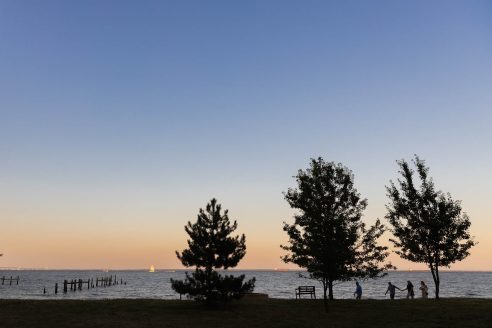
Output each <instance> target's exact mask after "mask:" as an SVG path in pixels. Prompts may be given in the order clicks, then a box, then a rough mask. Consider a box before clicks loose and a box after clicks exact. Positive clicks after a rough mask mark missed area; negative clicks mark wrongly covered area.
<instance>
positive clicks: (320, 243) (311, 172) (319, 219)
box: [281, 157, 394, 304]
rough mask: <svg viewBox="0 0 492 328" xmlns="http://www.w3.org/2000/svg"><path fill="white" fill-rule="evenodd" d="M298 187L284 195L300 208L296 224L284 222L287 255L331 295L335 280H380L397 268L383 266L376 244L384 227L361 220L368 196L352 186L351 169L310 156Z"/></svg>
mask: <svg viewBox="0 0 492 328" xmlns="http://www.w3.org/2000/svg"><path fill="white" fill-rule="evenodd" d="M295 178H296V181H297V188H289V189H288V191H287V192H286V193H285V194H284V196H285V199H286V200H287V202H288V203H289V205H290V206H291V207H292V208H293V209H296V210H297V211H298V213H297V214H296V215H295V216H294V223H293V224H287V223H284V231H286V232H287V234H288V236H289V245H286V246H281V247H282V248H283V249H284V250H286V251H288V252H289V253H288V255H285V256H284V257H283V260H284V261H285V262H292V263H295V264H297V265H298V266H300V267H303V268H306V269H307V271H308V273H309V276H310V277H311V278H314V279H317V280H319V281H320V282H321V283H322V286H323V292H324V293H323V295H324V299H325V304H326V299H327V290H328V297H329V299H333V283H334V282H335V281H347V280H351V279H355V278H358V279H367V278H377V277H381V276H383V275H385V273H384V271H385V270H388V269H391V268H394V267H393V266H392V265H391V264H382V262H384V261H385V259H386V257H387V256H388V255H389V252H388V249H387V247H385V246H381V245H378V244H377V239H378V238H379V237H380V236H381V235H382V234H383V233H384V231H385V227H384V226H383V224H381V222H380V221H379V220H377V221H376V223H375V224H374V225H372V226H371V227H366V224H365V223H364V222H362V220H361V219H362V216H363V212H364V210H365V209H366V206H367V200H366V199H363V198H361V196H360V194H359V193H358V191H357V189H356V188H355V186H354V181H353V180H354V176H353V174H352V172H351V171H350V170H349V169H348V168H346V167H345V166H343V165H342V164H335V163H334V162H325V161H324V160H323V159H322V158H321V157H319V158H318V159H311V162H310V167H309V168H308V169H307V170H299V171H298V173H297V176H296V177H295Z"/></svg>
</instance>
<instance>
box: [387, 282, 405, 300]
mask: <svg viewBox="0 0 492 328" xmlns="http://www.w3.org/2000/svg"><path fill="white" fill-rule="evenodd" d="M397 289H398V290H401V289H400V288H398V287H396V286H395V285H393V284H392V283H391V282H388V289H386V293H384V295H386V294H388V292H389V293H390V298H391V299H392V300H394V299H395V293H396V290H397Z"/></svg>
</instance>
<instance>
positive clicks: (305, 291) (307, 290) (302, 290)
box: [295, 286, 316, 299]
mask: <svg viewBox="0 0 492 328" xmlns="http://www.w3.org/2000/svg"><path fill="white" fill-rule="evenodd" d="M295 292H296V299H298V298H299V299H300V298H301V295H310V296H311V298H314V299H316V291H315V288H314V286H299V287H297V288H296V289H295Z"/></svg>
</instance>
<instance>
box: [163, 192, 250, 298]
mask: <svg viewBox="0 0 492 328" xmlns="http://www.w3.org/2000/svg"><path fill="white" fill-rule="evenodd" d="M236 229H237V222H236V221H234V222H233V223H232V224H231V221H230V220H229V216H228V210H225V211H224V212H223V213H222V207H221V205H220V204H218V203H217V200H216V199H215V198H214V199H212V200H211V201H210V203H208V204H207V206H206V209H205V210H203V209H200V210H199V213H198V218H197V221H196V222H195V223H191V222H188V224H187V225H186V226H185V231H186V233H187V234H188V235H189V239H188V248H187V249H185V250H183V251H182V252H181V253H179V252H176V255H177V257H178V259H179V260H181V263H183V265H184V266H186V267H195V272H193V273H192V274H191V275H190V274H188V273H186V279H185V280H184V281H183V280H174V279H171V285H172V288H173V289H174V290H175V291H176V292H178V293H180V294H187V295H188V296H189V297H191V298H194V299H196V300H200V301H205V302H207V303H214V302H216V301H223V302H226V301H229V300H231V299H233V298H240V297H241V296H242V295H243V294H244V293H246V292H250V291H252V290H253V288H254V284H255V279H254V278H253V279H251V280H248V281H246V282H243V281H244V278H245V276H244V275H240V276H234V275H221V274H219V273H218V272H217V271H216V270H215V269H224V270H226V269H228V268H233V267H235V266H236V265H237V264H238V263H239V261H240V260H241V259H242V258H243V257H244V255H245V254H246V237H245V236H244V234H243V235H241V236H231V234H232V233H233V232H234V231H235V230H236Z"/></svg>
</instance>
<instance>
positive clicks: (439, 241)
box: [386, 155, 475, 298]
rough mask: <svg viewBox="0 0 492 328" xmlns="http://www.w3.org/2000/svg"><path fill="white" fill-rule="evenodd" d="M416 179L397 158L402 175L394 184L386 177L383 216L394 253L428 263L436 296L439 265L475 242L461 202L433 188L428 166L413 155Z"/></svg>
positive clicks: (466, 252) (446, 263)
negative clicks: (386, 221) (384, 211)
mask: <svg viewBox="0 0 492 328" xmlns="http://www.w3.org/2000/svg"><path fill="white" fill-rule="evenodd" d="M412 162H413V163H414V165H415V167H416V169H417V174H418V178H419V179H420V183H419V185H418V186H417V185H416V184H415V182H414V179H413V177H414V173H415V172H414V171H413V170H412V169H411V168H410V166H409V164H408V163H407V162H406V161H405V160H401V161H397V163H398V166H399V167H400V170H399V171H398V173H399V174H400V175H401V177H402V179H398V187H397V186H395V184H394V183H393V181H390V185H389V187H386V190H387V193H388V197H389V199H390V203H389V204H388V205H387V206H386V207H387V209H388V214H387V215H386V218H387V219H388V221H389V222H390V223H391V225H392V227H393V234H394V236H395V237H396V238H395V239H390V240H391V241H392V242H393V244H394V245H395V246H396V249H397V250H396V253H397V254H398V255H400V257H401V258H403V259H406V260H409V261H412V262H417V263H425V264H427V266H428V267H429V269H430V271H431V273H432V278H433V279H434V283H435V286H436V298H439V284H440V280H439V267H449V266H450V265H451V264H452V263H454V262H456V261H461V260H463V259H464V258H465V257H467V256H468V255H469V250H470V248H471V247H472V246H473V245H475V242H474V241H473V239H472V238H471V237H470V234H469V231H468V230H469V228H470V224H471V223H470V219H469V218H468V216H467V215H466V213H462V210H461V202H460V201H454V200H453V199H452V198H451V195H450V194H449V193H446V194H445V193H443V192H442V191H436V190H435V188H434V182H433V181H432V178H429V176H428V173H429V168H428V167H426V166H425V162H424V161H423V160H421V159H420V158H419V157H418V156H416V155H415V159H414V160H413V161H412Z"/></svg>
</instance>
